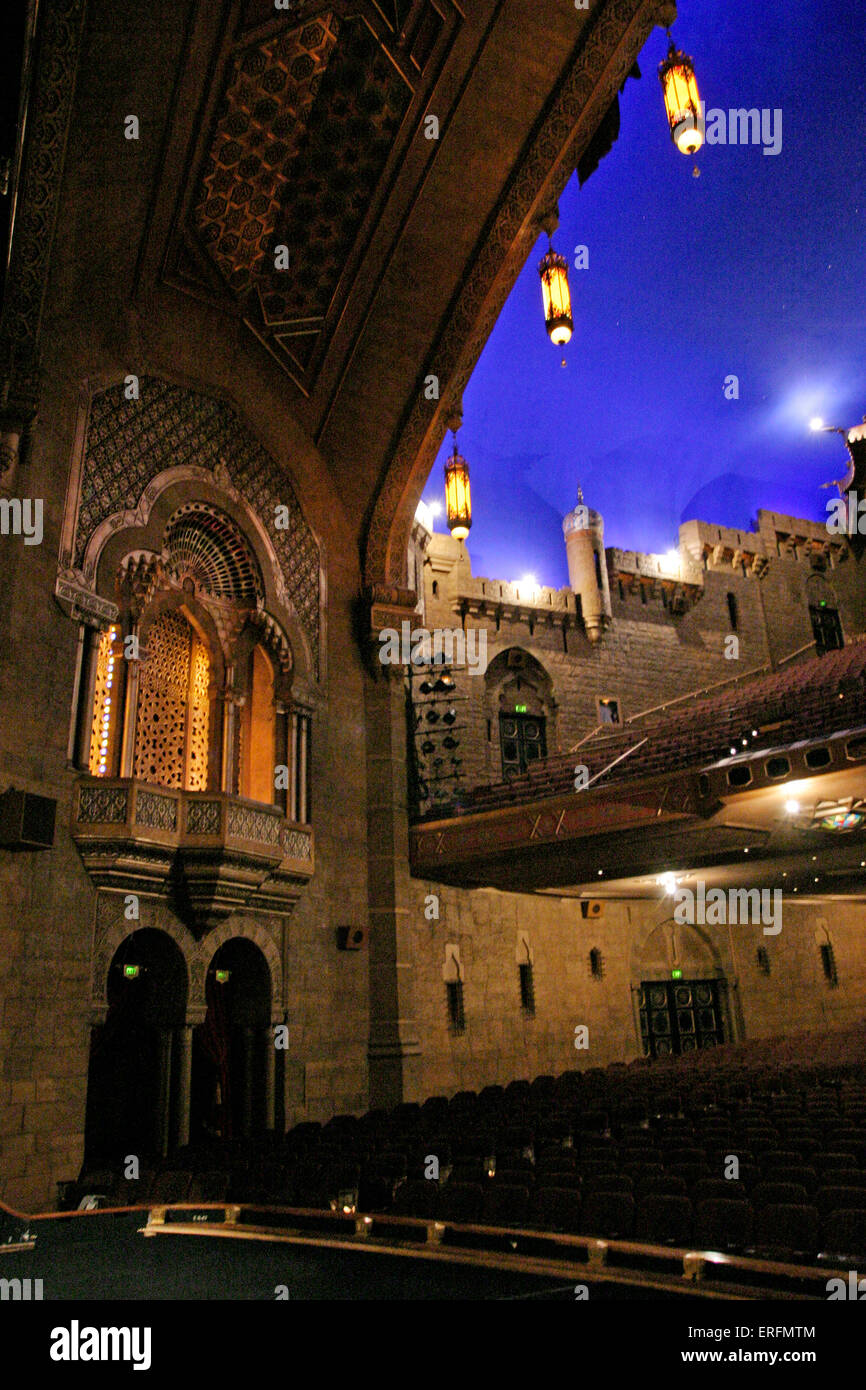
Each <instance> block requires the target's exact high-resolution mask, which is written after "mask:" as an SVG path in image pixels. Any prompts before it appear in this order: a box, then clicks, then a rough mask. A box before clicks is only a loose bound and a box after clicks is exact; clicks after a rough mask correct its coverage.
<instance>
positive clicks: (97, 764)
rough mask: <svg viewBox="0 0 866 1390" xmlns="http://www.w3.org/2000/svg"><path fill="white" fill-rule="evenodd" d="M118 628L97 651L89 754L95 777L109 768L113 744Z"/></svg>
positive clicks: (103, 639)
mask: <svg viewBox="0 0 866 1390" xmlns="http://www.w3.org/2000/svg"><path fill="white" fill-rule="evenodd" d="M118 632H119V629H118V628H117V627H110V628H109V629H108V631H107V632H103V634H102V636H101V637H100V639H99V648H98V651H97V655H96V681H95V685H94V691H93V723H92V725H91V729H90V756H89V759H88V767H89V770H90V773H91V775H92V776H93V777H104V776H105V775H106V773H107V771H108V758H109V752H110V747H111V729H112V718H111V712H112V709H113V707H114V694H115V690H116V688H117V681H116V678H115V665H116V661H117V658H116V657H115V655H114V644H115V642H116V641H117V637H118Z"/></svg>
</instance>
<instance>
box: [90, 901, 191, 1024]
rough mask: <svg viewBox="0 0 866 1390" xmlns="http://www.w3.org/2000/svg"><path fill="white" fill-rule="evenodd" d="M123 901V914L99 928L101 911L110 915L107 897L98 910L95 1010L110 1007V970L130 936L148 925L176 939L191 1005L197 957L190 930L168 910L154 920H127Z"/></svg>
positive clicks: (92, 989)
mask: <svg viewBox="0 0 866 1390" xmlns="http://www.w3.org/2000/svg"><path fill="white" fill-rule="evenodd" d="M127 896H129V895H127ZM124 901H125V899H124V898H121V899H120V904H121V906H120V907H119V908H118V910H119V913H120V916H119V917H115V918H114V919H113V920H108V921H106V922H105V924H104V926H103V927H102V929H101V930H100V927H99V917H100V915H107V903H106V901H105V899H103V898H100V903H101V904H103V903H105V905H104V906H102V913H100V912H99V911H98V912H97V929H96V935H95V939H94V943H93V974H92V978H91V1002H92V1005H93V1008H94V1010H96V1011H98V1012H100V1013H103V1012H104V1011H105V1010H106V1009H107V1008H108V971H109V967H110V966H111V962H112V961H113V959H114V957H115V955H116V954H117V952H118V950H119V949H120V947H121V946H122V945H123V943H124V941H126V940H127V939H128V938H129V937H130V936H134V935H135V933H136V932H139V931H144V930H145V929H146V930H148V931H158V932H162V934H163V935H164V936H167V937H168V938H169V939H170V940H171V941H173V942H174V944H175V946H177V948H178V950H179V951H180V953H181V956H182V957H183V963H184V965H185V967H186V986H187V1004H188V1005H189V1003H190V1002H191V1001H192V980H193V975H192V964H193V959H194V952H193V941H192V938H191V937H190V935H189V932H187V931H186V929H185V928H184V927H183V925H182V924H181V923H180V922H179V921H177V920H175V919H174V918H173V917H172V916H171V915H170V914H169V913H167V912H160V913H158V914H155V916H156V918H157V920H155V921H152V922H151V921H148V920H145V919H142V918H139V920H137V921H135V920H133V921H127V919H126V918H125V917H124V915H123V906H122V904H123V902H124ZM149 915H150V914H148V916H149Z"/></svg>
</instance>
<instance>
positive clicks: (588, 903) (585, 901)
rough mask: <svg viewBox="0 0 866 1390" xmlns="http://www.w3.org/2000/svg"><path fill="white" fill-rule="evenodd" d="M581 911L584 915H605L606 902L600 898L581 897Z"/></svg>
mask: <svg viewBox="0 0 866 1390" xmlns="http://www.w3.org/2000/svg"><path fill="white" fill-rule="evenodd" d="M580 911H581V913H582V915H583V916H584V917H603V916H604V903H603V902H602V901H601V900H600V899H599V898H581V900H580Z"/></svg>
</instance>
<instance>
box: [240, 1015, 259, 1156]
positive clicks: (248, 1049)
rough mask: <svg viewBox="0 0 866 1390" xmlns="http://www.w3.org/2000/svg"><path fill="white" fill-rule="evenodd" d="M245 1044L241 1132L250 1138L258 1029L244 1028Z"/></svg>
mask: <svg viewBox="0 0 866 1390" xmlns="http://www.w3.org/2000/svg"><path fill="white" fill-rule="evenodd" d="M243 1040H244V1043H243V1046H244V1096H243V1101H244V1103H243V1110H242V1112H241V1134H242V1135H243V1136H244V1138H245V1139H246V1138H248V1137H249V1135H250V1134H251V1133H252V1129H253V1081H254V1078H255V1065H254V1063H255V1044H256V1030H255V1029H254V1028H244V1029H243Z"/></svg>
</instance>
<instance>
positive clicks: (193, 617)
mask: <svg viewBox="0 0 866 1390" xmlns="http://www.w3.org/2000/svg"><path fill="white" fill-rule="evenodd" d="M178 612H179V613H181V614H182V615H183V617H184V618H185V619H186V620H187V622H189V623H190V624H191V626H192V627H194V628H196V629H197V630H198V635H199V636H200V637H201V638H202V639H203V641H204V642H205V645H206V646H207V647H208V650H209V652H210V657H211V677H210V683H211V688H212V689H215V690H217V691H221V690H222V689H223V687H224V685H225V668H226V653H225V651H224V648H223V642H222V640H221V638H220V634H219V630H218V628H217V625H216V623H215V622H214V620H213V617H212V615H211V614H210V613H209V611H208V609H207V608H206V607H205V606H204V604H203V603H202V602H201V601H200V600H199V599H198V598H196V596H195V594H192V593H188V592H187V591H186V590H183V589H180V590H179V589H163V590H160V591H159V592H157V593H155V594H154V596H153V598H152V599H151V600H150V602H149V603H148V605H147V608H146V609H145V611H144V613H143V615H142V619H141V627H140V628H139V640H140V642H141V645H142V647H144V648H145V649H146V648H147V637H148V633H149V631H150V629H151V627H152V626H153V624H154V622H155V621H156V620H157V618H160V617H161V616H162V615H163V613H178Z"/></svg>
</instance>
